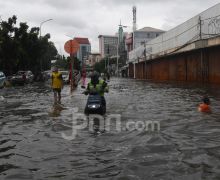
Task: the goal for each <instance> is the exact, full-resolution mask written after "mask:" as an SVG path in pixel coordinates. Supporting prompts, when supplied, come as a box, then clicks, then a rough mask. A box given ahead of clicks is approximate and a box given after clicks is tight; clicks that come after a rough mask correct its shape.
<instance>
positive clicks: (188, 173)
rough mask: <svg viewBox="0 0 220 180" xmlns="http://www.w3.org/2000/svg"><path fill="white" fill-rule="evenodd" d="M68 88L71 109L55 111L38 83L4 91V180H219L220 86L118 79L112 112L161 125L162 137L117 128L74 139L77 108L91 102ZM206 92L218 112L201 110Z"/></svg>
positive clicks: (0, 149)
mask: <svg viewBox="0 0 220 180" xmlns="http://www.w3.org/2000/svg"><path fill="white" fill-rule="evenodd" d="M82 91H83V90H82V89H81V88H78V89H77V90H76V91H75V92H74V93H73V95H72V96H71V95H70V94H69V89H68V87H65V88H64V90H63V105H64V109H58V110H56V111H53V106H52V92H51V90H50V88H49V87H48V86H47V85H44V84H34V85H30V86H25V87H16V88H8V89H3V90H0V96H4V97H5V100H4V101H1V102H0V179H10V180H11V179H16V180H17V179H37V180H38V179H42V180H43V179H48V180H54V179H74V180H83V179H116V180H130V179H131V180H136V179H140V180H142V179H147V180H149V179H150V180H171V179H175V180H186V179H187V180H194V179H195V180H199V179H207V180H210V179H216V180H217V179H220V118H219V117H220V88H219V87H207V86H206V87H204V86H198V85H189V84H188V85H186V84H185V85H181V84H166V83H153V82H143V81H135V80H128V79H112V80H111V82H110V93H109V94H108V95H107V96H106V100H107V114H108V115H109V114H121V117H122V124H123V125H125V124H126V123H127V122H128V121H134V122H138V121H143V122H145V121H147V120H148V121H150V120H151V121H159V122H160V131H159V132H157V131H154V132H152V131H146V130H145V131H137V130H133V131H129V130H123V131H121V132H117V131H116V130H114V129H113V130H112V131H110V132H104V133H98V134H97V133H94V132H92V131H89V130H88V128H85V129H83V130H79V131H78V134H77V137H76V138H75V139H74V140H71V141H68V140H65V139H63V138H62V136H61V133H65V134H67V135H69V134H71V132H72V128H71V118H72V108H74V107H75V108H76V107H77V108H79V112H83V109H84V106H85V103H86V96H84V95H83V94H81V93H82ZM204 94H208V95H209V96H210V97H211V102H212V110H213V113H212V114H202V113H199V112H197V105H198V104H199V103H200V99H201V97H202V96H203V95H204Z"/></svg>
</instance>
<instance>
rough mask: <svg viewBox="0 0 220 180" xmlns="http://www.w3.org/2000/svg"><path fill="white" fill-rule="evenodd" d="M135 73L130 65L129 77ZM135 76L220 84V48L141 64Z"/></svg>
mask: <svg viewBox="0 0 220 180" xmlns="http://www.w3.org/2000/svg"><path fill="white" fill-rule="evenodd" d="M145 66H146V68H145ZM145 69H146V70H147V72H146V71H145ZM133 73H134V71H133V65H130V66H129V76H130V77H134V74H133ZM135 75H136V78H137V79H153V80H160V81H189V82H207V83H218V84H220V46H218V47H212V48H209V49H202V50H201V49H200V50H196V51H191V52H187V53H182V54H178V55H174V56H167V57H163V58H159V59H156V60H153V61H148V62H147V63H146V64H145V63H144V62H140V63H138V64H136V71H135Z"/></svg>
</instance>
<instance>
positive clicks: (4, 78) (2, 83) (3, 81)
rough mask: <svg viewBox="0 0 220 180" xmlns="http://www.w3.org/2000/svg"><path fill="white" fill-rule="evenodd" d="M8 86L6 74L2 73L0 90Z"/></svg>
mask: <svg viewBox="0 0 220 180" xmlns="http://www.w3.org/2000/svg"><path fill="white" fill-rule="evenodd" d="M5 84H6V77H5V74H4V73H3V72H2V71H0V88H3V87H4V86H5Z"/></svg>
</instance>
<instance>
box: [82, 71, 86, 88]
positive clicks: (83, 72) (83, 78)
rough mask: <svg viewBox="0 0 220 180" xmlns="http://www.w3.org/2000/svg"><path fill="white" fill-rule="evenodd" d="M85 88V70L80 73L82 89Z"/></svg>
mask: <svg viewBox="0 0 220 180" xmlns="http://www.w3.org/2000/svg"><path fill="white" fill-rule="evenodd" d="M85 86H86V70H85V69H83V71H82V87H85Z"/></svg>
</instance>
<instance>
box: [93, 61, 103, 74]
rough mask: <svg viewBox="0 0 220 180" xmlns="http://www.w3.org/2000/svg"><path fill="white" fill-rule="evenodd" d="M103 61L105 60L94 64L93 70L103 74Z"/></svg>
mask: <svg viewBox="0 0 220 180" xmlns="http://www.w3.org/2000/svg"><path fill="white" fill-rule="evenodd" d="M105 61H106V59H105V58H103V59H102V60H101V61H100V62H98V63H95V65H94V70H95V71H97V72H99V73H104V72H105Z"/></svg>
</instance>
